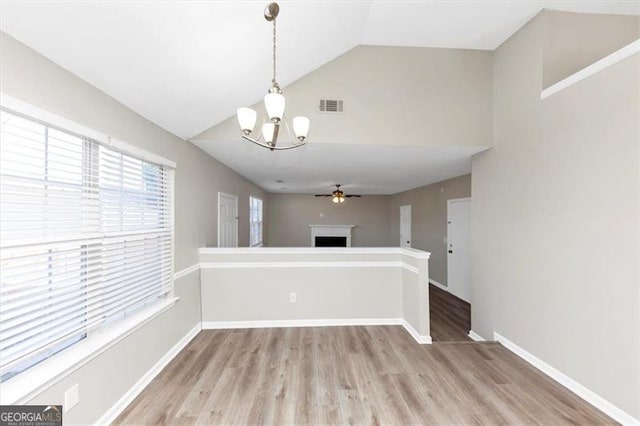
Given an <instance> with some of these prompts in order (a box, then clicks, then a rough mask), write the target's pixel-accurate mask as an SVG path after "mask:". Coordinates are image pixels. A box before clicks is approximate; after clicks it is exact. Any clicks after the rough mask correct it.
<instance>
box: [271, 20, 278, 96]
mask: <svg viewBox="0 0 640 426" xmlns="http://www.w3.org/2000/svg"><path fill="white" fill-rule="evenodd" d="M271 83H272V84H273V85H274V86H276V85H277V84H278V83H277V81H276V18H273V79H272V80H271Z"/></svg>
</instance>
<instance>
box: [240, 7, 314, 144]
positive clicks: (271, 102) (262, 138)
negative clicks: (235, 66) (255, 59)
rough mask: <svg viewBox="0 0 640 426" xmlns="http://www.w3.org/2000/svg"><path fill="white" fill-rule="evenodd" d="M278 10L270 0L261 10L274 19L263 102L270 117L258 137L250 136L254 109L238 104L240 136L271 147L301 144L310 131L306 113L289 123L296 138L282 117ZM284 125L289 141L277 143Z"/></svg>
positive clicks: (254, 120) (269, 18)
mask: <svg viewBox="0 0 640 426" xmlns="http://www.w3.org/2000/svg"><path fill="white" fill-rule="evenodd" d="M279 11H280V7H279V6H278V3H270V4H269V5H268V6H267V7H266V8H265V10H264V18H265V19H266V20H267V21H268V22H273V78H272V79H271V88H270V89H269V92H268V93H267V94H266V95H265V97H264V106H265V109H266V111H267V115H268V117H269V120H268V121H267V122H265V123H263V124H262V132H261V133H262V134H261V135H259V136H258V137H257V138H254V137H252V136H251V134H252V133H253V128H254V127H255V125H256V119H257V114H256V112H255V111H254V110H253V109H251V108H244V107H243V108H238V123H239V124H240V129H241V130H242V137H243V138H244V139H246V140H248V141H250V142H253V143H255V144H256V145H260V146H261V147H263V148H268V149H270V150H271V151H273V150H284V149H293V148H298V147H301V146H303V145H304V144H305V143H306V139H307V134H308V133H309V119H308V118H307V117H302V116H299V117H294V118H293V121H292V124H293V131H294V133H295V139H294V138H292V137H291V130H290V129H289V125H288V124H287V122H286V120H285V119H284V105H285V99H284V96H282V90H281V89H280V86H279V85H278V82H277V80H276V18H277V17H278V12H279ZM283 125H284V128H285V129H286V132H287V133H288V136H289V138H290V139H291V141H290V142H289V143H288V144H287V145H281V146H278V145H277V142H278V136H279V135H280V127H281V126H283Z"/></svg>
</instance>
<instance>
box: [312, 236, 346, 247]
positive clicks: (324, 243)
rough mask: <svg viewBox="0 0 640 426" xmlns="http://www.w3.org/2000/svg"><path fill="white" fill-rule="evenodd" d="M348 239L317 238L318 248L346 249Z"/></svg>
mask: <svg viewBox="0 0 640 426" xmlns="http://www.w3.org/2000/svg"><path fill="white" fill-rule="evenodd" d="M346 246H347V237H316V247H346Z"/></svg>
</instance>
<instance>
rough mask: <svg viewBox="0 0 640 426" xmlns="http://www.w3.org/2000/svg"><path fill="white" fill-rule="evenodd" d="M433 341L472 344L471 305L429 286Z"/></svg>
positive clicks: (431, 285)
mask: <svg viewBox="0 0 640 426" xmlns="http://www.w3.org/2000/svg"><path fill="white" fill-rule="evenodd" d="M429 313H430V315H429V316H430V320H431V339H432V340H433V341H434V342H471V341H472V340H471V338H469V330H471V305H469V304H468V303H467V302H465V301H464V300H462V299H459V298H457V297H456V296H454V295H453V294H451V293H448V292H446V291H444V290H441V289H440V288H438V287H436V286H434V285H433V284H429Z"/></svg>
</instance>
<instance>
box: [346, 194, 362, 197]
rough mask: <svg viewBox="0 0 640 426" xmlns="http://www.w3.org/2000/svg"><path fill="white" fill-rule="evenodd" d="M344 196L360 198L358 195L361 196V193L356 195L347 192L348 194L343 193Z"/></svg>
mask: <svg viewBox="0 0 640 426" xmlns="http://www.w3.org/2000/svg"><path fill="white" fill-rule="evenodd" d="M345 197H347V198H351V197H357V198H360V197H362V195H358V194H349V195H345Z"/></svg>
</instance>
